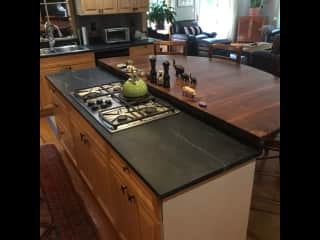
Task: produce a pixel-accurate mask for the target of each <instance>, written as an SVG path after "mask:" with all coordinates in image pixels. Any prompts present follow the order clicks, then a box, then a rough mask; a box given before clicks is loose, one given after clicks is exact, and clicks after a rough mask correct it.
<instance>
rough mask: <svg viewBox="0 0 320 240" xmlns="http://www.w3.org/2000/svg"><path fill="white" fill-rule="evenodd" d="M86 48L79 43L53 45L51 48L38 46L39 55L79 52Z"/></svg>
mask: <svg viewBox="0 0 320 240" xmlns="http://www.w3.org/2000/svg"><path fill="white" fill-rule="evenodd" d="M86 50H89V49H88V48H86V47H83V46H79V45H66V46H60V47H55V48H54V49H53V50H50V49H49V48H40V56H50V55H59V54H63V53H72V52H81V51H86Z"/></svg>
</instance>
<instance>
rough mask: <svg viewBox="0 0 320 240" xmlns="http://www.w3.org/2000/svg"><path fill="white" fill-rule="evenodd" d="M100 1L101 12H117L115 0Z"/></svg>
mask: <svg viewBox="0 0 320 240" xmlns="http://www.w3.org/2000/svg"><path fill="white" fill-rule="evenodd" d="M101 2H102V6H101V9H102V13H103V14H108V13H116V12H117V0H101Z"/></svg>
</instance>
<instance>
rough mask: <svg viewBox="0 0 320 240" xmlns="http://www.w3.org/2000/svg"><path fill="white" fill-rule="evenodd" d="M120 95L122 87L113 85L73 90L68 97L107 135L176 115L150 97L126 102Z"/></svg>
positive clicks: (167, 106)
mask: <svg viewBox="0 0 320 240" xmlns="http://www.w3.org/2000/svg"><path fill="white" fill-rule="evenodd" d="M121 92H122V83H120V82H116V83H111V84H105V85H100V86H95V87H91V88H86V89H79V90H75V91H74V92H71V96H73V98H74V99H75V100H76V101H77V102H78V103H79V104H80V105H81V106H82V107H83V108H85V109H86V110H87V111H88V112H89V113H90V114H91V115H93V116H94V118H95V119H96V120H97V121H98V122H100V123H101V124H102V126H104V127H105V128H106V129H107V130H108V131H109V132H111V133H114V132H118V131H121V130H124V129H127V128H131V127H134V126H138V125H141V124H145V123H147V122H151V121H154V120H157V119H161V118H164V117H168V116H171V115H174V114H177V113H179V112H180V111H179V110H177V109H176V108H174V107H173V106H171V105H170V104H168V103H166V102H164V101H163V100H161V99H159V98H156V97H154V96H152V95H149V94H148V95H147V96H146V97H142V98H135V99H128V98H125V97H124V96H122V94H121Z"/></svg>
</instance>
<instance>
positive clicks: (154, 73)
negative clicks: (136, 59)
mask: <svg viewBox="0 0 320 240" xmlns="http://www.w3.org/2000/svg"><path fill="white" fill-rule="evenodd" d="M149 61H150V65H151V71H150V82H151V83H157V71H156V57H155V56H154V55H151V56H149Z"/></svg>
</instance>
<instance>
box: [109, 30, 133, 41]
mask: <svg viewBox="0 0 320 240" xmlns="http://www.w3.org/2000/svg"><path fill="white" fill-rule="evenodd" d="M104 33H105V42H106V43H119V42H128V41H130V28H129V27H118V28H105V29H104Z"/></svg>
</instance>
